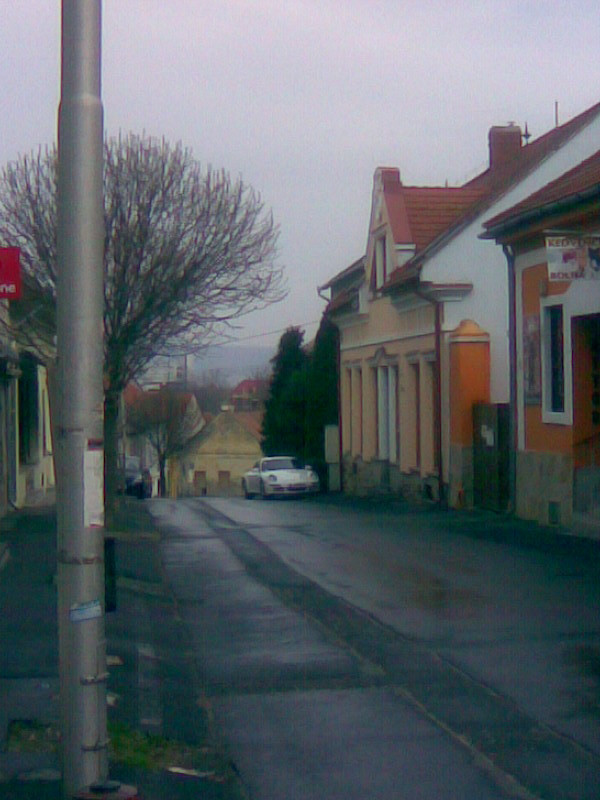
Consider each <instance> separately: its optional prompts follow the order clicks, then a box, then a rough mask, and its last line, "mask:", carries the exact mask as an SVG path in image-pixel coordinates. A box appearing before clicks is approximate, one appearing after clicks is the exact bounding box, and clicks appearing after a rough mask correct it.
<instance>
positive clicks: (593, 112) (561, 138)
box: [465, 103, 600, 196]
mask: <svg viewBox="0 0 600 800" xmlns="http://www.w3.org/2000/svg"><path fill="white" fill-rule="evenodd" d="M599 113H600V103H596V104H595V105H593V106H591V108H588V109H587V110H586V111H584V112H582V113H581V114H578V116H576V117H573V119H571V120H569V121H568V122H565V123H564V124H563V125H559V126H557V127H556V128H552V130H550V131H548V132H547V133H545V134H543V135H542V136H540V137H539V138H538V139H534V140H533V141H532V142H530V143H529V144H528V145H526V146H525V147H522V148H521V150H520V151H519V154H518V156H517V157H516V158H514V159H512V160H510V161H508V162H506V163H502V164H500V165H498V167H496V168H494V169H492V168H490V169H487V170H486V171H485V172H482V173H481V174H480V175H478V176H477V177H476V178H473V180H471V181H469V183H467V184H465V186H472V187H476V186H481V185H483V186H485V187H487V188H488V189H490V190H491V191H492V192H493V194H494V196H495V195H497V194H499V193H500V192H501V191H502V190H503V189H507V188H508V187H509V186H511V185H512V184H513V183H516V182H517V180H520V179H522V178H524V177H525V175H527V174H528V173H529V172H531V170H532V169H534V168H535V167H537V166H538V164H540V162H542V161H543V160H544V159H545V158H547V157H548V156H549V155H551V154H552V153H554V152H556V151H557V150H558V149H559V148H561V147H562V146H563V145H564V144H565V142H567V141H568V140H569V139H570V138H571V137H572V136H574V135H575V134H576V133H579V131H580V130H582V128H584V127H585V126H586V125H587V124H588V123H589V122H591V121H592V120H593V119H594V118H595V117H597V116H598V114H599Z"/></svg>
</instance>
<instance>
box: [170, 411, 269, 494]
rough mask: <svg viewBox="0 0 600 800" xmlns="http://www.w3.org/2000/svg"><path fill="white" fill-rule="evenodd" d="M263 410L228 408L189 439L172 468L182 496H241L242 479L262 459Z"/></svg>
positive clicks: (172, 473) (171, 472)
mask: <svg viewBox="0 0 600 800" xmlns="http://www.w3.org/2000/svg"><path fill="white" fill-rule="evenodd" d="M261 424H262V412H260V411H233V410H232V409H231V408H229V407H227V408H225V409H224V410H223V411H221V413H220V414H218V415H217V416H216V417H214V419H212V420H211V421H210V422H209V423H208V424H207V425H206V427H204V428H203V429H202V430H201V431H200V433H199V434H197V435H196V436H195V437H194V438H193V439H191V440H190V442H189V444H188V446H187V447H186V449H185V451H184V452H183V453H181V455H179V456H178V458H177V465H176V466H175V465H171V469H170V474H171V476H172V477H173V476H174V473H175V472H176V473H177V488H178V493H179V494H180V495H187V496H201V495H241V494H242V477H243V475H244V473H245V472H247V471H248V470H249V469H250V468H251V467H252V466H253V464H254V463H255V462H256V461H257V460H258V459H259V458H261V457H262V455H263V453H262V450H261V445H260V441H261Z"/></svg>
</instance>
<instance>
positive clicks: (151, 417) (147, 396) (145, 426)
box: [127, 386, 204, 497]
mask: <svg viewBox="0 0 600 800" xmlns="http://www.w3.org/2000/svg"><path fill="white" fill-rule="evenodd" d="M203 424H204V420H203V417H202V414H201V413H200V409H199V408H198V403H197V402H196V398H195V397H194V395H193V394H191V393H190V392H178V391H176V390H174V389H172V388H171V387H169V386H164V387H163V388H162V389H159V390H158V391H153V392H143V393H142V394H140V395H139V396H138V397H136V399H135V400H134V402H133V403H132V405H131V406H130V407H129V408H128V409H127V431H128V433H129V434H130V435H132V436H144V437H145V438H146V439H147V440H148V442H149V444H150V446H151V447H152V449H153V450H154V452H155V454H156V459H157V461H158V470H159V481H158V493H159V495H160V496H161V497H164V495H165V494H166V465H167V460H168V459H169V458H171V457H172V456H174V455H177V453H180V452H181V451H182V450H183V449H184V448H185V446H186V444H187V443H188V442H189V441H190V439H191V438H192V437H193V436H195V435H196V434H197V433H198V432H199V431H200V430H201V429H202V427H203Z"/></svg>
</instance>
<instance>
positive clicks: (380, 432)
mask: <svg viewBox="0 0 600 800" xmlns="http://www.w3.org/2000/svg"><path fill="white" fill-rule="evenodd" d="M376 389H377V453H378V457H379V458H380V459H382V460H386V461H390V462H396V461H397V460H398V451H399V437H398V367H397V366H389V367H378V368H377V383H376Z"/></svg>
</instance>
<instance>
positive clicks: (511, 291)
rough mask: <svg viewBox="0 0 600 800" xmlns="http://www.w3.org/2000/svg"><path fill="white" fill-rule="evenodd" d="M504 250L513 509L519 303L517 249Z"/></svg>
mask: <svg viewBox="0 0 600 800" xmlns="http://www.w3.org/2000/svg"><path fill="white" fill-rule="evenodd" d="M502 252H503V253H504V255H505V256H506V262H507V265H508V347H509V355H508V365H509V366H508V375H509V402H510V413H509V431H508V436H509V441H510V447H509V450H508V484H509V487H508V488H509V491H508V494H509V503H510V508H511V510H512V511H513V513H514V511H515V510H516V506H517V428H518V420H517V414H518V410H517V304H516V275H515V251H514V249H513V248H512V247H511V246H510V245H506V244H504V245H502Z"/></svg>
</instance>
